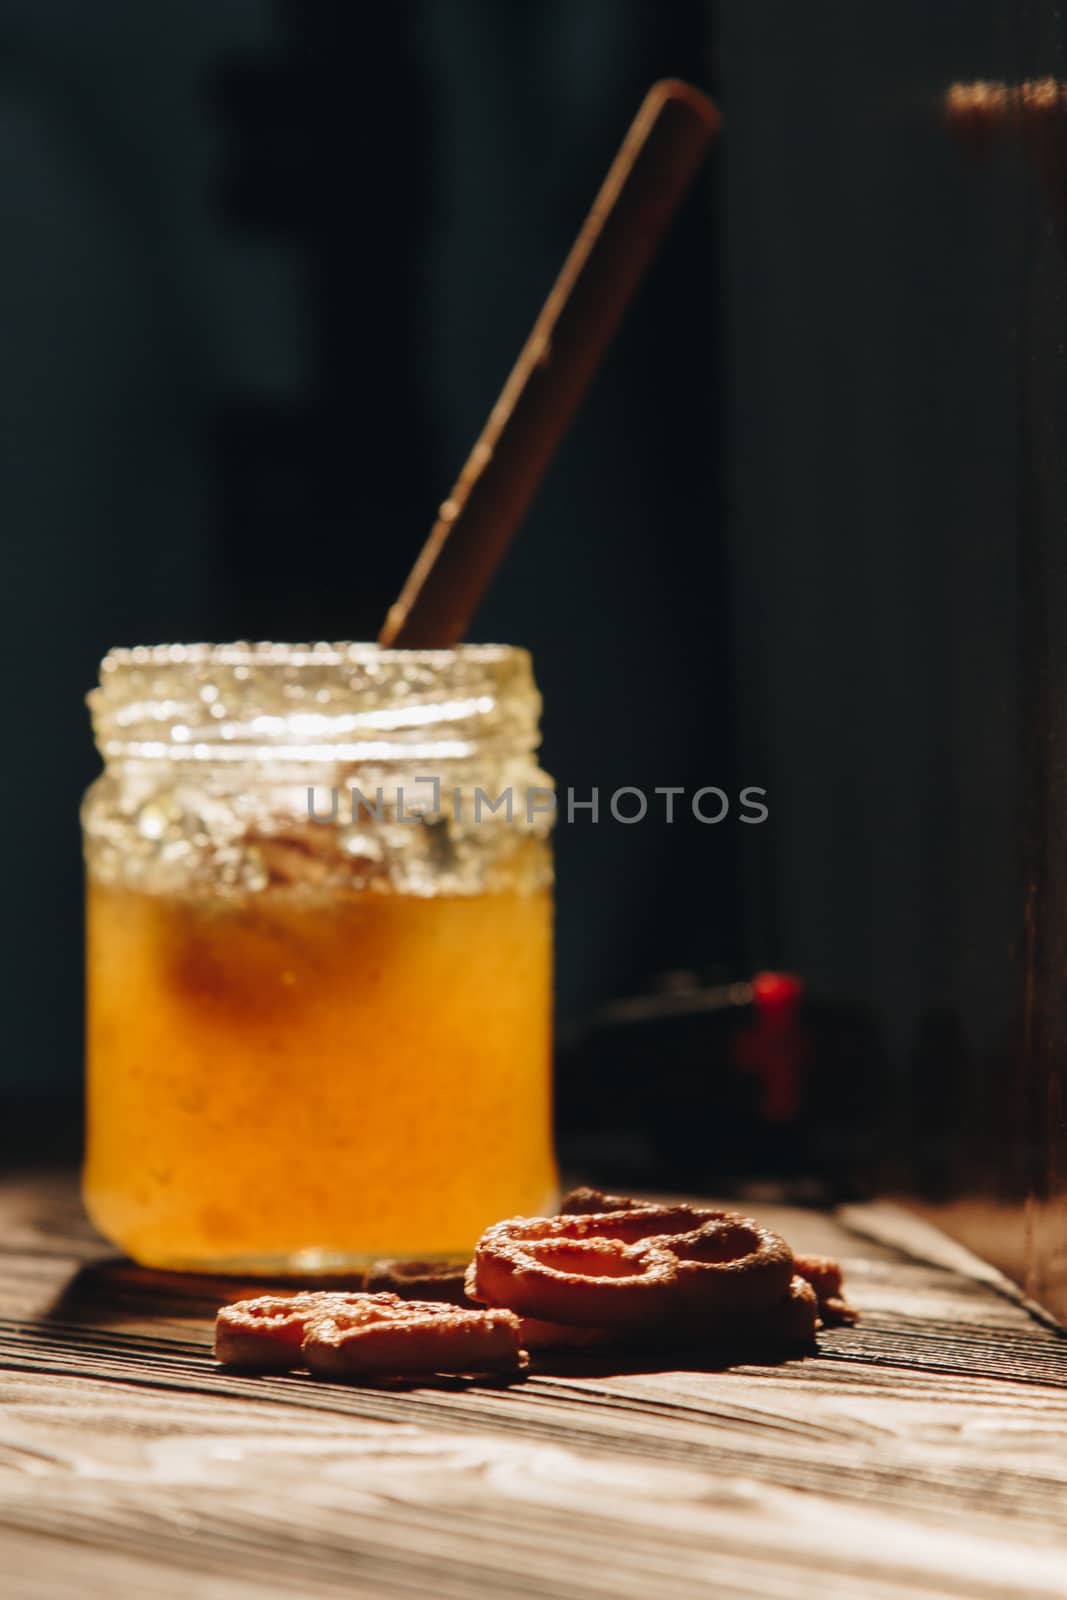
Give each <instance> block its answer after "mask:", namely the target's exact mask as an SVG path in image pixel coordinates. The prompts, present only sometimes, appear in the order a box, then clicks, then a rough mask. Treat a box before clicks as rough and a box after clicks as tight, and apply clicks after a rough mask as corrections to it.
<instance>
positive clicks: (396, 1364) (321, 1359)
mask: <svg viewBox="0 0 1067 1600" xmlns="http://www.w3.org/2000/svg"><path fill="white" fill-rule="evenodd" d="M354 1298H362V1299H364V1300H366V1301H373V1302H375V1303H374V1304H373V1305H368V1306H366V1307H353V1306H343V1305H331V1306H329V1307H326V1308H325V1309H323V1311H322V1312H321V1313H318V1314H316V1315H314V1316H313V1317H312V1318H311V1320H310V1321H309V1322H308V1324H307V1329H306V1332H305V1335H304V1345H303V1355H304V1360H305V1361H306V1362H307V1365H308V1367H309V1368H310V1370H311V1371H312V1372H314V1373H316V1374H317V1375H318V1376H319V1377H322V1378H341V1379H344V1378H364V1377H368V1378H382V1377H390V1378H397V1377H415V1376H419V1375H422V1374H426V1373H434V1372H463V1373H475V1372H503V1373H514V1374H517V1373H519V1372H521V1371H523V1370H525V1367H526V1366H527V1364H528V1362H529V1357H528V1356H527V1354H526V1352H525V1351H524V1350H523V1349H522V1348H521V1347H520V1344H519V1319H518V1317H517V1316H515V1315H514V1313H512V1312H510V1311H499V1310H493V1311H468V1310H464V1309H462V1308H460V1307H458V1306H452V1305H445V1304H443V1303H442V1302H440V1301H434V1300H400V1299H398V1297H397V1296H396V1295H365V1296H362V1297H354ZM387 1300H388V1301H392V1302H394V1303H393V1304H391V1305H383V1304H381V1302H383V1301H387Z"/></svg>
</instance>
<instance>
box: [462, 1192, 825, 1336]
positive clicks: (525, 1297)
mask: <svg viewBox="0 0 1067 1600" xmlns="http://www.w3.org/2000/svg"><path fill="white" fill-rule="evenodd" d="M792 1276H793V1257H792V1253H791V1251H790V1249H789V1246H788V1245H787V1244H786V1243H785V1241H784V1240H783V1239H780V1238H779V1237H778V1235H777V1234H774V1233H771V1232H770V1231H769V1230H768V1229H766V1228H761V1227H760V1226H759V1225H758V1224H757V1223H755V1222H753V1221H752V1220H751V1219H750V1218H747V1217H739V1216H734V1215H732V1214H731V1213H728V1212H723V1211H708V1210H703V1209H700V1208H698V1207H695V1206H682V1205H678V1206H663V1207H652V1206H649V1207H642V1208H640V1209H637V1210H633V1211H615V1212H602V1213H590V1214H587V1215H583V1216H571V1217H532V1218H529V1217H514V1218H512V1219H511V1220H510V1221H508V1222H498V1223H497V1224H496V1225H495V1226H494V1227H491V1228H489V1229H487V1231H486V1232H485V1233H484V1234H483V1235H482V1238H481V1240H480V1241H479V1243H478V1247H477V1250H476V1251H475V1256H474V1261H473V1262H472V1264H471V1266H470V1268H469V1269H468V1273H467V1293H468V1294H469V1295H470V1296H471V1297H472V1299H477V1300H480V1301H483V1302H485V1303H487V1304H489V1305H498V1306H500V1305H506V1306H509V1307H510V1308H511V1309H512V1310H514V1311H518V1312H519V1313H520V1314H521V1315H523V1316H526V1317H533V1318H538V1319H542V1320H545V1321H550V1322H561V1323H576V1324H578V1325H579V1326H584V1327H605V1328H616V1329H618V1328H623V1329H625V1328H635V1327H647V1326H649V1325H653V1324H657V1323H666V1322H671V1321H675V1322H676V1323H677V1324H678V1325H679V1326H681V1325H682V1324H683V1323H684V1322H685V1321H686V1320H688V1319H690V1318H691V1317H693V1316H696V1317H697V1318H698V1319H699V1320H700V1321H701V1322H703V1321H704V1320H706V1318H707V1317H708V1314H709V1313H716V1312H731V1311H741V1310H748V1309H759V1308H762V1307H765V1306H769V1305H772V1304H774V1303H775V1302H776V1301H780V1300H782V1299H783V1298H784V1297H785V1295H786V1293H787V1292H788V1289H789V1285H790V1279H791V1278H792Z"/></svg>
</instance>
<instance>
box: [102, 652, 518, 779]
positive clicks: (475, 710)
mask: <svg viewBox="0 0 1067 1600" xmlns="http://www.w3.org/2000/svg"><path fill="white" fill-rule="evenodd" d="M88 704H89V709H90V711H91V713H92V718H93V726H94V732H95V734H96V742H97V745H98V748H99V749H100V752H101V754H102V755H103V756H104V758H105V761H141V760H151V761H156V760H158V759H159V758H160V757H165V758H167V759H169V760H171V761H175V762H177V761H182V762H184V761H190V760H191V761H195V762H199V761H226V762H235V761H246V760H249V759H252V760H258V761H267V760H270V761H272V762H274V763H277V762H279V761H284V762H309V761H310V762H313V763H316V764H322V763H325V762H327V761H345V762H350V763H356V762H366V761H372V760H373V761H384V762H393V761H401V760H408V759H414V758H416V757H417V758H419V759H422V760H427V759H431V758H433V757H437V758H439V759H441V760H453V759H460V758H463V757H467V756H474V755H476V754H477V753H478V752H479V751H484V750H487V749H489V748H491V747H493V746H496V747H498V748H504V747H510V748H511V749H512V750H514V751H516V752H520V751H532V750H534V749H536V748H537V746H538V744H539V743H540V730H539V717H540V708H541V700H540V695H539V694H538V692H537V687H536V684H535V682H534V677H533V667H532V662H531V658H530V653H529V651H527V650H524V649H521V648H519V647H517V646H513V645H493V644H490V645H466V644H463V645H457V646H456V647H455V648H454V649H446V650H382V649H380V648H379V646H378V645H376V644H360V643H353V644H348V643H342V644H325V643H323V644H311V645H289V644H273V643H270V642H263V643H258V644H248V643H243V642H238V643H235V644H224V645H212V644H193V645H140V646H135V647H133V648H123V649H117V650H112V651H110V652H109V653H108V654H107V655H106V656H105V657H104V660H103V661H102V662H101V667H100V685H99V687H98V688H96V689H94V690H93V691H92V692H91V693H90V695H89V696H88Z"/></svg>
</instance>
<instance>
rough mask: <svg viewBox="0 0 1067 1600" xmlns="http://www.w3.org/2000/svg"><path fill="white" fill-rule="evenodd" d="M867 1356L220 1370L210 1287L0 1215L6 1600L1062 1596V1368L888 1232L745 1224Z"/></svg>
mask: <svg viewBox="0 0 1067 1600" xmlns="http://www.w3.org/2000/svg"><path fill="white" fill-rule="evenodd" d="M760 1214H761V1216H763V1217H765V1218H766V1220H768V1221H769V1222H771V1223H774V1224H777V1225H778V1226H779V1227H780V1228H781V1229H782V1231H783V1232H785V1234H786V1236H787V1237H788V1238H789V1239H790V1241H791V1243H793V1244H794V1245H795V1246H796V1247H797V1248H798V1249H799V1248H801V1247H803V1248H806V1249H808V1250H821V1251H828V1252H830V1253H832V1254H835V1255H838V1256H840V1257H841V1258H842V1260H843V1262H844V1264H845V1267H846V1271H847V1280H848V1285H849V1289H850V1292H851V1295H852V1298H853V1299H854V1300H855V1301H856V1302H857V1303H858V1305H859V1306H860V1307H861V1308H862V1312H863V1320H862V1322H861V1323H860V1325H859V1326H858V1327H857V1328H854V1329H851V1328H842V1329H836V1330H834V1331H832V1332H828V1333H824V1334H822V1335H820V1341H819V1342H820V1349H819V1354H818V1355H817V1356H815V1357H809V1358H807V1359H803V1360H800V1359H795V1360H790V1361H786V1362H784V1363H781V1364H778V1365H768V1366H738V1367H734V1368H732V1369H728V1370H699V1371H697V1370H686V1369H684V1368H682V1369H679V1368H678V1367H675V1366H670V1365H668V1366H665V1367H664V1368H663V1369H662V1370H656V1368H655V1366H654V1364H653V1363H650V1362H648V1361H646V1362H644V1363H641V1362H638V1363H635V1364H634V1366H633V1367H632V1368H631V1370H628V1371H622V1370H619V1368H618V1366H617V1365H616V1366H614V1367H612V1366H608V1365H605V1364H604V1363H603V1362H602V1361H601V1362H597V1361H594V1360H592V1359H591V1358H586V1359H584V1360H579V1359H571V1360H569V1361H558V1362H556V1363H555V1364H553V1365H552V1366H551V1367H550V1368H549V1367H545V1368H543V1369H541V1370H538V1371H537V1372H536V1373H535V1374H534V1375H532V1376H530V1377H529V1378H528V1379H527V1380H526V1381H525V1382H524V1383H521V1384H518V1385H515V1386H513V1387H511V1388H494V1387H492V1386H490V1385H487V1384H484V1383H483V1384H473V1385H471V1386H464V1385H462V1384H461V1383H459V1382H457V1383H456V1384H455V1385H454V1386H453V1387H444V1388H418V1389H413V1390H399V1389H374V1388H356V1387H347V1386H341V1385H337V1384H331V1383H324V1382H320V1381H317V1380H314V1379H311V1378H308V1377H300V1376H292V1377H285V1378H252V1377H240V1376H236V1375H234V1374H232V1373H227V1372H224V1371H223V1370H222V1369H221V1368H219V1367H218V1366H217V1365H216V1363H215V1362H214V1360H213V1358H212V1355H211V1349H210V1340H211V1316H210V1313H211V1311H212V1309H213V1304H214V1301H215V1300H217V1298H218V1296H217V1293H216V1294H215V1295H214V1296H213V1294H212V1286H211V1284H210V1280H203V1279H199V1280H198V1279H191V1280H185V1281H181V1280H170V1281H168V1280H167V1279H166V1278H163V1277H160V1276H158V1275H153V1274H148V1273H143V1272H141V1271H139V1270H138V1269H137V1268H134V1267H132V1266H130V1265H129V1264H128V1263H124V1262H121V1261H119V1260H117V1259H116V1258H115V1257H114V1256H113V1255H112V1254H111V1253H110V1252H109V1250H108V1248H107V1246H106V1245H104V1244H103V1243H102V1242H101V1241H100V1240H99V1239H97V1238H95V1237H94V1235H93V1234H92V1232H91V1230H90V1229H89V1227H88V1224H87V1223H86V1222H85V1221H84V1219H83V1217H82V1214H81V1211H80V1209H79V1207H78V1204H77V1199H76V1191H75V1188H74V1185H73V1181H72V1180H71V1179H70V1178H51V1179H47V1180H45V1179H32V1180H29V1179H22V1180H19V1181H12V1182H10V1183H8V1184H7V1185H6V1186H5V1187H3V1188H0V1595H3V1596H4V1597H5V1600H9V1597H17V1600H23V1597H27V1600H44V1597H48V1600H52V1597H56V1596H63V1597H66V1596H68V1595H69V1596H78V1597H79V1600H81V1597H95V1596H107V1597H109V1600H110V1597H114V1596H125V1595H131V1596H137V1597H139V1600H140V1597H144V1600H152V1597H156V1596H171V1595H173V1596H181V1597H182V1600H188V1597H189V1596H190V1595H195V1596H208V1597H211V1600H214V1597H218V1600H231V1597H232V1600H251V1597H253V1596H264V1595H274V1594H279V1595H280V1594H286V1595H300V1596H307V1597H314V1596H319V1595H340V1594H345V1595H361V1596H362V1595H371V1596H377V1595H381V1596H390V1597H392V1596H432V1597H435V1600H436V1597H439V1600H473V1597H475V1596H478V1597H492V1600H501V1597H506V1600H510V1597H513V1596H514V1597H523V1600H557V1597H559V1600H564V1597H566V1600H585V1597H590V1600H592V1597H605V1600H607V1597H613V1600H620V1597H621V1600H629V1597H633V1600H637V1597H640V1600H689V1597H693V1596H702V1595H715V1596H727V1597H729V1596H745V1597H756V1596H759V1597H761V1600H790V1597H793V1596H818V1597H819V1600H824V1597H828V1596H829V1597H836V1596H841V1597H848V1600H889V1597H895V1596H908V1597H915V1596H929V1597H930V1600H944V1597H946V1596H957V1595H958V1596H968V1597H973V1596H1002V1595H1004V1596H1020V1597H1022V1596H1025V1597H1028V1600H1029V1597H1033V1596H1046V1595H1056V1596H1067V1339H1065V1338H1064V1336H1063V1335H1062V1334H1061V1333H1060V1332H1059V1331H1057V1329H1055V1328H1054V1327H1052V1326H1051V1325H1048V1324H1046V1323H1043V1322H1042V1321H1041V1320H1040V1319H1039V1318H1038V1317H1035V1316H1034V1315H1032V1314H1031V1313H1030V1312H1029V1311H1028V1310H1027V1308H1026V1307H1025V1306H1024V1305H1023V1304H1022V1302H1021V1301H1020V1299H1019V1298H1018V1296H1017V1295H1015V1293H1014V1291H1012V1290H1011V1289H1010V1288H1009V1286H1008V1285H1007V1284H1006V1283H1005V1282H1004V1281H1003V1280H1000V1279H999V1278H998V1277H997V1275H996V1274H995V1273H993V1272H992V1270H991V1269H986V1268H983V1267H982V1266H981V1264H980V1263H978V1262H977V1261H975V1259H974V1258H973V1257H969V1256H967V1255H966V1254H965V1253H964V1252H962V1251H961V1250H959V1249H958V1248H957V1247H955V1246H951V1245H949V1244H948V1242H947V1241H945V1240H944V1239H943V1238H942V1236H941V1235H939V1234H935V1233H934V1232H932V1231H931V1230H928V1229H926V1228H924V1227H923V1225H921V1224H915V1223H912V1222H910V1221H909V1220H908V1219H907V1218H906V1217H905V1216H904V1215H903V1213H899V1212H896V1211H895V1210H894V1209H893V1208H890V1207H877V1206H876V1207H861V1208H856V1209H854V1210H851V1211H848V1212H846V1213H844V1214H842V1215H838V1216H827V1215H825V1214H820V1213H815V1212H802V1211H796V1212H786V1211H783V1210H781V1209H780V1208H775V1207H765V1208H760Z"/></svg>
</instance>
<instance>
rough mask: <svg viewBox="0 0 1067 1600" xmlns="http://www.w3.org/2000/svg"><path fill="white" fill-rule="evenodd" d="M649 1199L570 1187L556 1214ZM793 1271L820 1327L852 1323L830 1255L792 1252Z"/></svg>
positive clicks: (632, 1207) (633, 1206) (855, 1315)
mask: <svg viewBox="0 0 1067 1600" xmlns="http://www.w3.org/2000/svg"><path fill="white" fill-rule="evenodd" d="M650 1204H651V1202H649V1201H647V1200H631V1199H630V1198H629V1197H628V1196H625V1195H618V1194H605V1193H603V1191H602V1190H600V1189H591V1188H588V1187H582V1188H580V1189H572V1190H571V1191H570V1192H569V1193H568V1194H566V1195H564V1197H563V1199H562V1200H561V1201H560V1203H559V1215H560V1216H583V1215H587V1214H588V1213H590V1212H597V1211H638V1210H645V1209H647V1208H648V1206H649V1205H650ZM793 1271H794V1272H795V1273H796V1274H797V1276H798V1277H801V1278H804V1279H805V1280H806V1281H807V1282H808V1283H810V1284H811V1286H812V1288H813V1289H814V1291H815V1295H816V1298H817V1300H818V1304H819V1320H820V1322H821V1324H822V1326H823V1327H826V1328H832V1327H838V1326H841V1325H847V1326H852V1325H853V1324H854V1323H855V1322H857V1321H858V1320H859V1312H858V1311H857V1310H856V1308H855V1306H852V1305H850V1304H849V1303H848V1301H847V1300H846V1299H845V1294H844V1286H843V1283H842V1275H841V1268H840V1266H839V1264H838V1263H837V1262H836V1261H834V1260H833V1259H832V1258H831V1257H830V1256H815V1255H802V1256H794V1258H793Z"/></svg>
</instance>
